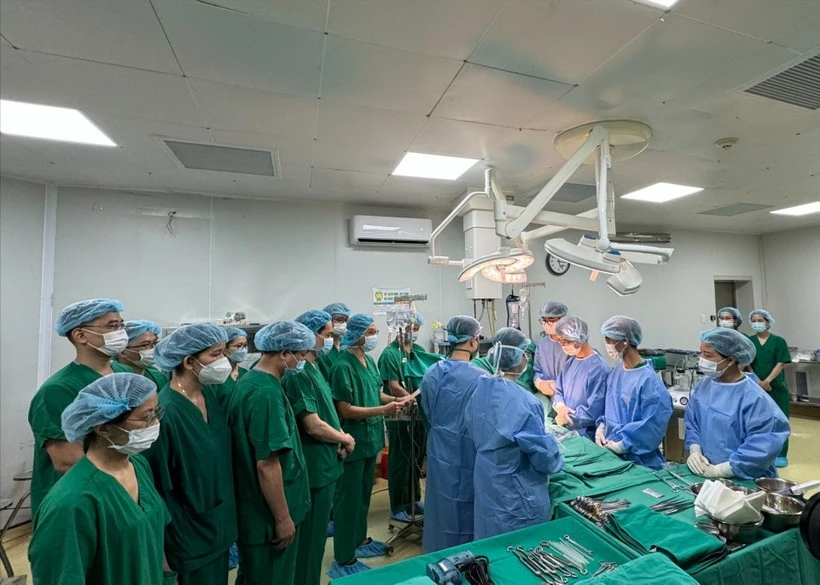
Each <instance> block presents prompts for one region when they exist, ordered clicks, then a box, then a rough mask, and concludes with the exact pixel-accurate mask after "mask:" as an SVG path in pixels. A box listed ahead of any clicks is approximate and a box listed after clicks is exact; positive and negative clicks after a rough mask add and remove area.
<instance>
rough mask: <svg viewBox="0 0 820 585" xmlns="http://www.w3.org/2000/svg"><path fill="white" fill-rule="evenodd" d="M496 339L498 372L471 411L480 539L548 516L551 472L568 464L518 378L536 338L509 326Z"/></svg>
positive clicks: (482, 384)
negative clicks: (532, 338)
mask: <svg viewBox="0 0 820 585" xmlns="http://www.w3.org/2000/svg"><path fill="white" fill-rule="evenodd" d="M493 342H494V344H495V345H494V347H493V349H492V350H490V360H491V361H492V362H493V363H494V364H497V369H498V374H497V375H495V376H487V377H484V378H482V379H480V380H479V381H478V384H477V386H476V389H475V392H474V393H473V396H472V398H471V399H470V401H469V403H468V404H467V410H466V413H465V416H466V421H467V425H466V427H467V431H468V433H469V434H470V437H471V438H472V440H473V442H474V443H475V448H476V460H475V477H474V480H473V485H474V486H475V514H474V519H475V520H474V526H475V538H476V539H479V538H489V537H490V536H496V535H498V534H504V533H506V532H511V531H513V530H518V529H520V528H526V527H527V526H533V525H535V524H540V523H542V522H547V521H548V520H549V519H550V497H549V476H550V474H552V473H557V472H558V471H560V470H561V469H562V468H563V466H564V460H563V458H562V457H561V453H560V451H559V447H558V442H557V441H556V440H555V437H554V436H553V435H552V433H550V432H548V431H546V430H545V429H544V409H543V407H542V406H541V403H540V402H538V399H536V398H535V397H534V396H533V395H532V394H531V393H530V392H527V391H526V390H524V389H523V388H521V386H519V385H518V384H516V382H515V380H516V379H517V378H518V376H519V375H521V372H523V371H524V370H525V369H526V367H527V356H526V351H525V350H526V349H527V346H528V345H529V343H530V340H529V339H527V337H526V336H525V335H524V334H523V333H521V332H520V331H519V330H518V329H513V328H511V327H504V328H503V329H499V330H498V333H497V334H496V336H495V337H494V338H493ZM502 373H503V377H502V376H501V375H500V374H502Z"/></svg>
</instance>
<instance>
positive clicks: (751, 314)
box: [749, 309, 774, 325]
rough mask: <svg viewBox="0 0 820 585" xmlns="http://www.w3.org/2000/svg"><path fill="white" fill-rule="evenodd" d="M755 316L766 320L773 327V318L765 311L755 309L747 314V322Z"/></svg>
mask: <svg viewBox="0 0 820 585" xmlns="http://www.w3.org/2000/svg"><path fill="white" fill-rule="evenodd" d="M755 315H760V316H761V317H763V318H764V319H766V321H768V322H769V325H774V317H772V314H771V313H769V311H767V310H766V309H755V310H754V311H752V312H751V313H749V321H751V320H752V317H754V316H755Z"/></svg>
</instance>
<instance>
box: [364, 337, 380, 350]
mask: <svg viewBox="0 0 820 585" xmlns="http://www.w3.org/2000/svg"><path fill="white" fill-rule="evenodd" d="M378 344H379V336H378V335H368V336H367V337H365V338H364V345H363V346H362V349H363V350H364V351H373V350H374V349H376V346H377V345H378Z"/></svg>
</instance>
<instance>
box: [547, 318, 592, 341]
mask: <svg viewBox="0 0 820 585" xmlns="http://www.w3.org/2000/svg"><path fill="white" fill-rule="evenodd" d="M555 334H556V335H557V336H558V337H560V338H561V339H566V340H567V341H576V342H578V343H586V342H587V341H588V340H589V328H588V327H587V324H586V323H584V321H583V320H582V319H581V318H580V317H575V316H574V315H567V316H566V317H561V320H560V321H558V323H556V324H555Z"/></svg>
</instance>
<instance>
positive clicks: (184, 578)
mask: <svg viewBox="0 0 820 585" xmlns="http://www.w3.org/2000/svg"><path fill="white" fill-rule="evenodd" d="M228 553H229V551H227V550H226V551H225V553H224V554H221V555H219V556H218V557H216V558H215V559H214V560H212V561H211V562H210V563H208V564H207V565H203V566H201V567H199V568H198V569H196V570H195V571H191V572H190V573H182V572H178V573H177V584H178V585H227V583H228Z"/></svg>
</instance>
